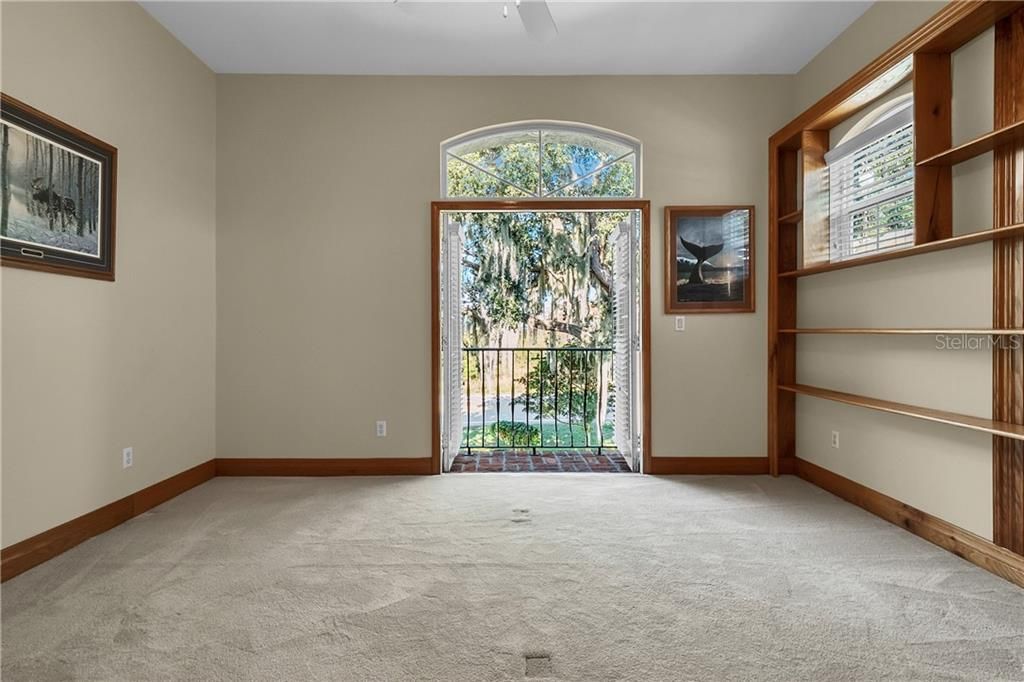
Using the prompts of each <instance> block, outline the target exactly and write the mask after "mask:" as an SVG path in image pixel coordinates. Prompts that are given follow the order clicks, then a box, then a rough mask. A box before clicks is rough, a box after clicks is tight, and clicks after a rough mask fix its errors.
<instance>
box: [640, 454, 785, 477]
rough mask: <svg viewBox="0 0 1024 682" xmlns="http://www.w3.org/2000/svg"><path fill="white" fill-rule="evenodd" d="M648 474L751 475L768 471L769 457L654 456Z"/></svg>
mask: <svg viewBox="0 0 1024 682" xmlns="http://www.w3.org/2000/svg"><path fill="white" fill-rule="evenodd" d="M646 473H648V474H655V475H671V474H701V475H739V476H751V475H756V474H767V473H768V458H767V457H652V458H651V465H650V471H648V472H646Z"/></svg>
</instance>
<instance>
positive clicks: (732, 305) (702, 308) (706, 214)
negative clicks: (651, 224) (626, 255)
mask: <svg viewBox="0 0 1024 682" xmlns="http://www.w3.org/2000/svg"><path fill="white" fill-rule="evenodd" d="M753 244H754V207H753V206H666V207H665V312H666V313H668V314H673V313H752V312H754V248H753Z"/></svg>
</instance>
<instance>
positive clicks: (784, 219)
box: [779, 210, 804, 225]
mask: <svg viewBox="0 0 1024 682" xmlns="http://www.w3.org/2000/svg"><path fill="white" fill-rule="evenodd" d="M803 219H804V212H803V211H800V210H797V211H793V212H792V213H787V214H786V215H784V216H781V217H779V225H796V224H797V223H799V222H800V221H801V220H803Z"/></svg>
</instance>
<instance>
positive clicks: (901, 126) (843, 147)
mask: <svg viewBox="0 0 1024 682" xmlns="http://www.w3.org/2000/svg"><path fill="white" fill-rule="evenodd" d="M825 162H826V164H827V167H828V184H829V260H831V261H833V262H835V261H842V260H848V259H851V258H857V257H859V256H864V255H867V254H871V253H876V252H879V251H888V250H891V249H898V248H901V247H905V246H911V245H913V243H914V120H913V100H912V99H911V97H910V96H909V95H907V96H904V97H899V98H897V99H895V100H893V101H891V102H889V103H887V104H885V105H883V106H882V107H879V109H877V110H875V111H874V112H872V113H871V114H869V115H868V116H867V117H865V118H864V120H863V121H862V123H861V125H858V126H857V127H855V128H854V129H853V130H851V131H850V133H849V134H847V136H846V137H845V138H844V139H843V140H842V141H841V142H840V143H839V144H838V145H837V146H836V147H835V148H834V149H832V150H831V151H829V152H828V153H827V154H826V155H825Z"/></svg>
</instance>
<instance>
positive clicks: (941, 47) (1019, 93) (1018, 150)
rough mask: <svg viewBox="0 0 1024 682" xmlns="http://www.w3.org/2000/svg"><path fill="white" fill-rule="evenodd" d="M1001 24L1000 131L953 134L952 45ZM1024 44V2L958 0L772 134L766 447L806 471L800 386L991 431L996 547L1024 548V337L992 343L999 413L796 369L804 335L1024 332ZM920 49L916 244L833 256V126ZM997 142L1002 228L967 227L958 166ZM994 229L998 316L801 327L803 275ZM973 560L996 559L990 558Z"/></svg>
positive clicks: (819, 394) (775, 471) (997, 224)
mask: <svg viewBox="0 0 1024 682" xmlns="http://www.w3.org/2000/svg"><path fill="white" fill-rule="evenodd" d="M990 29H993V34H994V43H995V48H994V51H993V60H992V61H993V67H992V68H993V74H992V75H993V82H994V84H995V85H994V92H993V96H994V109H993V111H994V115H993V130H991V131H990V132H987V133H985V134H983V135H979V136H978V137H976V138H975V139H973V140H969V141H967V142H965V143H963V144H959V145H954V144H953V140H952V102H953V96H954V93H953V92H952V90H953V79H952V53H953V52H954V51H955V50H957V49H958V48H959V47H961V46H963V45H965V44H966V43H967V42H968V41H970V40H972V39H974V38H976V37H977V36H979V35H981V34H982V33H983V32H985V31H988V30H990ZM1022 54H1024V2H997V1H992V0H976V1H972V2H951V3H949V4H947V5H945V6H944V7H943V8H942V9H941V10H939V12H938V13H937V14H936V15H935V16H933V17H932V18H931V19H929V20H928V21H927V22H926V23H925V24H923V25H922V26H921V27H920V28H918V29H916V30H915V31H913V32H912V33H911V34H909V35H908V36H906V37H905V38H904V39H902V40H900V41H899V42H898V43H896V44H895V45H894V46H893V47H891V48H890V49H888V50H886V51H885V52H884V53H883V54H881V55H880V56H879V57H878V58H877V59H875V60H873V61H872V62H871V63H870V64H868V65H867V66H865V67H864V68H863V69H861V70H860V71H858V72H857V73H855V74H854V75H853V76H851V77H850V78H849V79H848V80H847V81H846V82H844V83H843V84H842V85H840V86H839V87H837V88H836V89H835V90H833V91H832V92H830V93H829V94H827V95H825V96H824V97H823V98H822V99H820V100H819V101H818V102H816V103H815V104H813V105H811V106H810V107H809V108H808V109H807V110H806V111H804V112H803V113H802V114H800V115H799V116H797V117H796V118H794V119H793V120H792V121H790V122H789V123H787V124H786V125H785V126H783V127H782V128H781V129H779V130H778V131H777V132H776V133H775V134H774V135H772V136H771V138H770V139H769V158H768V168H769V175H768V202H769V206H768V208H769V211H768V215H769V216H770V219H769V231H768V311H767V321H768V334H767V336H768V339H767V341H768V343H767V346H768V347H767V360H768V368H767V377H768V381H767V400H768V409H767V412H768V434H767V435H768V439H767V440H768V443H767V450H768V468H769V473H771V474H772V475H773V476H777V475H779V474H780V473H789V472H792V471H794V470H796V466H795V465H796V464H797V463H798V461H799V460H798V458H797V454H798V453H797V452H796V427H797V424H796V419H797V418H796V399H797V396H798V395H804V396H810V397H815V398H818V399H824V400H831V401H835V402H839V403H844V404H848V405H852V406H857V407H861V408H865V409H871V410H876V411H881V412H888V413H891V414H898V415H903V416H906V417H908V418H914V419H919V420H924V421H929V422H934V423H942V424H947V425H951V426H954V427H958V428H964V429H970V430H974V431H978V432H981V433H987V434H991V435H992V472H993V477H992V507H993V517H992V521H993V523H992V527H993V543H994V544H993V546H992V548H991V549H992V550H993V551H1009V552H1013V553H1014V556H1016V557H1021V558H1022V560H1024V496H1021V494H1020V491H1021V490H1024V457H1022V456H1021V451H1022V442H1021V441H1024V417H1022V415H1024V383H1022V382H1021V367H1024V349H1022V348H1021V347H1020V344H994V346H993V349H992V370H991V372H992V412H991V416H992V418H991V419H983V418H980V417H974V416H970V415H963V414H956V413H952V412H944V411H941V410H933V409H930V408H924V407H919V406H915V405H906V404H903V403H896V402H891V401H886V400H879V399H876V398H870V397H867V396H860V395H854V394H850V393H842V392H839V391H832V390H828V389H824V388H818V387H814V386H806V385H802V384H799V383H798V382H797V380H796V366H797V340H798V339H799V337H800V336H801V335H815V334H817V335H828V334H834V335H841V334H849V335H854V336H859V337H864V336H867V335H892V336H904V337H912V336H917V337H921V336H927V335H941V334H947V335H951V336H955V335H979V336H980V335H986V336H987V335H991V336H998V337H1000V338H1006V337H1008V336H1010V335H1024V196H1022V192H1024V187H1022V186H1021V183H1020V172H1019V169H1020V167H1021V164H1022V163H1024V108H1022V107H1021V102H1024V59H1021V55H1022ZM908 59H910V60H911V61H912V69H911V70H910V74H909V79H910V81H911V83H912V86H913V97H914V135H915V147H914V155H915V158H914V164H915V169H914V170H915V173H914V243H913V246H909V247H907V248H902V249H894V250H891V251H885V252H881V253H873V254H870V255H866V256H862V257H859V258H854V259H850V260H845V261H841V262H835V263H831V262H828V258H829V250H828V248H827V247H828V245H829V244H830V243H831V239H830V235H829V229H830V227H831V225H830V221H829V216H828V214H827V213H828V209H827V205H828V203H827V201H823V200H822V199H823V197H822V192H823V191H826V190H825V186H824V184H823V182H822V172H823V170H824V169H825V168H824V167H825V165H826V164H824V161H823V157H824V153H825V152H826V151H827V150H828V148H829V142H830V139H829V138H830V131H831V130H832V129H834V127H835V126H836V125H838V124H840V123H841V122H843V121H844V120H847V119H848V118H849V117H850V116H851V115H853V114H855V113H857V112H859V111H861V110H863V109H864V108H865V107H866V106H869V105H870V104H871V103H872V102H873V101H876V100H877V98H878V97H880V96H881V95H882V93H883V92H885V91H886V88H888V87H891V86H892V83H889V82H888V80H886V79H884V78H883V76H885V75H886V74H890V73H893V71H892V70H893V69H894V68H896V67H898V66H899V65H903V64H905V63H906V60H908ZM986 152H992V158H993V185H992V199H993V206H994V210H993V220H992V229H985V230H982V231H979V232H974V233H970V234H960V235H956V234H955V231H954V227H955V226H954V225H953V212H952V205H953V188H952V172H953V167H954V166H955V165H956V164H959V163H962V162H963V161H966V160H968V159H971V158H975V157H977V156H979V155H981V154H984V153H986ZM799 197H803V201H802V202H800V201H799ZM801 203H802V205H800V204H801ZM960 227H961V228H962V227H967V226H960ZM989 242H990V243H991V244H992V299H991V303H989V302H987V301H986V302H982V301H979V302H978V304H979V305H986V306H988V305H991V307H992V324H991V328H971V327H956V326H953V325H951V326H950V327H948V328H942V327H941V326H936V327H935V328H912V327H909V326H908V327H900V326H899V321H895V326H894V327H889V328H855V327H801V326H800V324H799V323H798V321H797V320H798V315H797V308H798V301H799V296H798V289H799V288H800V286H801V285H802V286H805V287H806V286H812V285H811V283H810V282H808V281H806V280H802V279H801V278H803V277H808V276H812V275H817V274H820V273H826V272H832V271H837V270H845V269H848V268H856V267H860V266H863V265H872V264H875V263H883V262H888V261H896V260H899V259H903V258H909V257H911V256H917V255H921V254H926V253H934V252H938V251H944V250H948V249H956V248H960V247H966V246H969V245H972V244H982V243H989ZM937 274H941V273H937ZM865 275H867V273H865ZM894 456H898V453H894ZM907 527H908V528H909V529H910V530H912V531H914V528H913V527H909V526H907ZM914 532H917V531H914ZM987 551H988V550H986V552H987ZM971 560H972V561H975V563H977V564H978V565H979V566H982V567H983V568H984V567H986V563H985V561H984V560H980V559H973V558H972V559H971Z"/></svg>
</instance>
